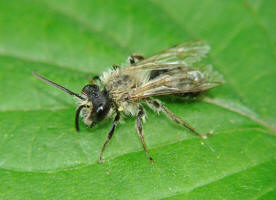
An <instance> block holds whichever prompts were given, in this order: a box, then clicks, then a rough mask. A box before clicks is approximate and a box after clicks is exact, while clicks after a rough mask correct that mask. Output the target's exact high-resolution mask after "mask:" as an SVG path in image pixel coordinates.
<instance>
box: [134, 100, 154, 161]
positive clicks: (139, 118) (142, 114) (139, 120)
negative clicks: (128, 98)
mask: <svg viewBox="0 0 276 200" xmlns="http://www.w3.org/2000/svg"><path fill="white" fill-rule="evenodd" d="M144 117H145V111H144V108H143V107H142V105H140V106H139V112H138V115H137V120H136V129H137V133H138V135H139V138H140V140H141V142H142V145H143V148H144V151H145V153H146V155H147V157H148V159H149V160H150V161H151V162H153V161H154V160H153V158H152V157H151V156H150V154H149V153H148V150H147V146H146V142H145V138H144V134H143V127H142V121H143V118H144Z"/></svg>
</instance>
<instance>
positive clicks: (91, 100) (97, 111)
mask: <svg viewBox="0 0 276 200" xmlns="http://www.w3.org/2000/svg"><path fill="white" fill-rule="evenodd" d="M81 93H82V95H83V96H85V99H86V101H87V107H89V110H90V113H89V114H88V115H87V116H86V117H87V118H86V119H84V120H88V121H92V122H93V123H96V122H99V121H101V120H103V119H104V118H105V116H106V115H107V113H108V112H109V110H110V107H111V100H110V98H109V97H108V92H107V91H106V90H105V89H103V90H102V91H101V90H100V88H99V86H98V85H96V84H89V85H86V86H84V87H83V89H82V92H81ZM76 128H77V127H76ZM77 130H78V128H77Z"/></svg>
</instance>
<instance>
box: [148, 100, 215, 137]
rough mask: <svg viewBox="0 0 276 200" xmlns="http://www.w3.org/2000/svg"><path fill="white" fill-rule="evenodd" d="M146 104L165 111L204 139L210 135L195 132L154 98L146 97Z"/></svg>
mask: <svg viewBox="0 0 276 200" xmlns="http://www.w3.org/2000/svg"><path fill="white" fill-rule="evenodd" d="M146 102H147V104H148V105H149V107H150V108H152V109H154V110H156V111H157V112H160V111H162V112H163V113H165V114H166V115H167V116H168V117H169V118H170V119H171V120H172V121H174V122H176V123H178V124H180V125H182V126H185V127H186V128H188V129H190V130H191V131H192V132H193V133H194V134H196V135H198V136H199V137H201V138H203V139H206V138H207V136H209V135H211V134H207V135H202V134H200V133H199V132H197V131H196V130H195V129H194V128H193V127H192V126H191V125H189V124H188V123H187V122H184V121H183V120H182V119H181V118H179V117H178V116H176V115H175V114H174V113H172V112H171V111H170V110H169V109H168V108H167V107H165V106H164V105H162V104H161V103H160V102H159V101H157V100H154V99H147V100H146Z"/></svg>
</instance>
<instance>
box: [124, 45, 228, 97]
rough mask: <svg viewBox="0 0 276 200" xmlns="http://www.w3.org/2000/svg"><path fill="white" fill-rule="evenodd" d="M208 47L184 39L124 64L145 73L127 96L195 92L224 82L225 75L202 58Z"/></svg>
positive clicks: (131, 69) (126, 69)
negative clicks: (153, 53) (141, 58)
mask: <svg viewBox="0 0 276 200" xmlns="http://www.w3.org/2000/svg"><path fill="white" fill-rule="evenodd" d="M209 49H210V47H209V46H208V45H207V44H206V43H205V42H204V41H195V42H187V43H182V44H179V45H176V46H174V47H172V48H169V49H165V50H164V51H162V52H160V53H159V54H156V55H154V56H151V57H149V58H146V59H144V60H141V61H139V62H137V63H135V64H134V65H131V66H129V67H125V68H123V69H122V70H123V71H124V72H125V73H128V71H129V73H130V72H131V73H135V71H136V73H137V74H140V75H141V76H144V77H143V80H144V81H143V82H142V83H141V84H140V85H137V87H135V88H133V89H132V90H131V91H129V93H128V95H127V98H126V99H132V100H135V99H140V98H146V97H149V96H159V95H168V94H184V93H191V92H192V93H194V92H200V91H205V90H209V89H211V88H213V87H216V86H218V85H221V84H223V83H224V81H223V77H222V76H221V75H220V74H219V73H218V72H216V71H213V70H212V66H211V65H206V64H203V63H202V62H201V59H202V58H203V57H205V55H206V54H207V53H208V51H209Z"/></svg>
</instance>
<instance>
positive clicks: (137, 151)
mask: <svg viewBox="0 0 276 200" xmlns="http://www.w3.org/2000/svg"><path fill="white" fill-rule="evenodd" d="M275 9H276V2H275V1H273V0H243V1H242V0H232V1H221V0H206V1H203V0H202V1H200V0H185V1H177V0H171V1H166V0H130V1H127V0H116V1H110V0H107V1H101V0H91V1H88V0H82V1H77V0H66V1H65V0H58V1H56V0H13V1H6V0H0V182H1V184H0V199H275V198H276V190H275V187H276V162H275V157H276V156H275V155H276V154H275V153H276V137H275V135H276V104H275V101H276V92H275V83H276V23H275V20H276V12H275ZM197 39H203V40H206V41H207V42H208V43H209V44H210V46H211V48H212V49H211V52H210V56H209V58H208V62H210V63H212V64H213V65H214V68H215V69H216V70H217V71H219V72H220V73H222V74H223V75H224V77H225V80H226V84H225V85H224V86H222V87H218V88H215V89H213V90H212V91H210V92H209V93H208V94H207V95H205V97H204V98H203V99H202V101H195V102H191V101H184V100H183V101H182V100H179V99H178V100H173V99H164V103H165V105H167V106H168V107H169V108H170V109H171V110H172V111H173V112H174V113H176V114H177V115H179V116H181V117H182V118H183V119H185V121H187V122H189V123H190V124H192V125H193V126H194V127H196V128H197V129H198V130H199V131H201V132H205V133H206V132H208V131H210V130H213V132H214V136H213V137H210V138H208V139H207V140H201V139H199V138H197V137H196V136H194V135H193V134H192V133H191V132H190V131H188V130H187V129H185V128H182V127H179V126H178V125H176V124H174V123H172V122H170V121H169V120H167V118H166V117H165V116H163V115H159V116H158V115H156V114H154V113H153V112H151V111H149V110H148V120H147V123H146V124H145V125H144V134H145V138H146V141H147V143H148V147H149V151H150V153H151V155H152V156H153V158H154V159H155V161H156V162H155V163H154V164H151V163H150V162H149V161H148V160H147V158H146V156H145V155H144V152H143V149H142V147H141V144H140V141H139V138H138V136H137V133H136V130H135V128H134V127H135V126H134V123H135V120H134V119H129V118H126V119H125V120H124V121H125V122H124V123H122V124H120V126H119V127H118V129H116V132H115V134H114V136H113V139H112V141H111V142H110V144H109V146H108V147H107V149H106V151H105V154H104V159H105V160H106V162H105V163H104V164H101V165H99V164H97V159H98V155H99V152H100V149H101V145H102V143H103V142H104V141H105V138H106V134H107V131H108V130H109V127H110V126H111V120H107V121H105V122H102V123H101V124H99V125H97V126H96V127H95V128H93V129H90V130H87V129H85V127H84V126H83V125H82V127H81V132H80V133H78V134H77V133H76V132H75V130H74V113H75V109H76V106H75V103H74V100H73V99H72V97H71V96H69V95H67V94H64V93H62V92H61V91H59V90H57V89H56V88H53V87H51V86H48V85H46V84H45V83H43V82H41V81H40V80H38V79H36V78H35V77H33V76H32V74H31V73H32V71H36V72H38V73H40V74H42V75H44V76H46V77H48V78H49V79H51V80H54V81H56V82H58V83H59V84H62V85H63V86H66V87H67V88H69V89H71V90H73V91H76V92H78V91H80V90H81V88H82V87H83V86H84V85H85V84H86V83H87V82H88V78H87V77H88V76H92V75H96V74H100V73H101V72H103V71H105V70H107V69H109V68H110V67H111V65H112V64H122V63H125V62H126V59H127V57H128V56H129V55H130V54H132V53H142V54H144V55H145V56H150V55H152V54H154V53H156V52H158V51H160V50H162V49H164V48H168V47H170V46H172V45H175V44H178V43H181V42H184V41H189V40H197Z"/></svg>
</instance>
